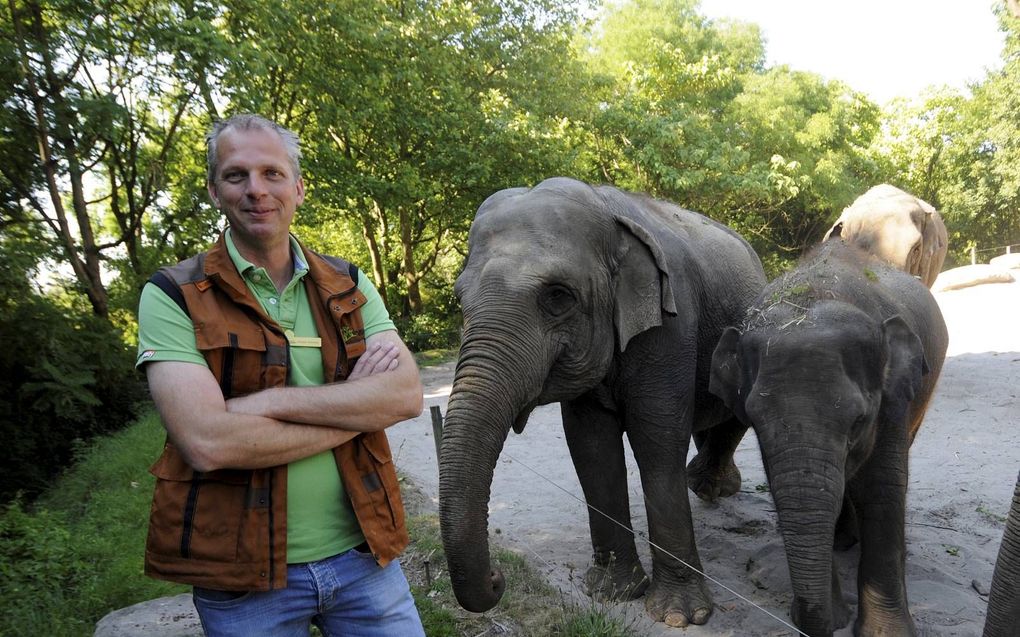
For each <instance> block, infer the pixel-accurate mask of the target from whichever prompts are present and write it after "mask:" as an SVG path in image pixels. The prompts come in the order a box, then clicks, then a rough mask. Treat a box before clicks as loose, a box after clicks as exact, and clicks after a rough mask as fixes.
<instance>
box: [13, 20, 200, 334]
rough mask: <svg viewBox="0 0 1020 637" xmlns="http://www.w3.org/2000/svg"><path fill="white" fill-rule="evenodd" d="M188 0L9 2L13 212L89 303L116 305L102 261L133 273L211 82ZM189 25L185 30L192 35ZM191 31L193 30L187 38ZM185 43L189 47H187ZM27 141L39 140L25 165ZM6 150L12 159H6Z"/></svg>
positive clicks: (103, 310)
mask: <svg viewBox="0 0 1020 637" xmlns="http://www.w3.org/2000/svg"><path fill="white" fill-rule="evenodd" d="M194 7H195V4H194V3H193V2H185V3H184V4H177V3H173V2H148V1H145V2H141V1H139V2H135V1H130V2H120V1H118V2H113V1H112V0H103V1H100V2H83V1H81V0H60V1H58V0H8V1H7V3H6V7H5V9H6V11H5V16H4V17H5V19H4V21H3V23H2V25H0V28H2V29H3V39H4V42H5V46H4V47H3V48H0V54H2V55H3V56H4V57H3V59H2V60H0V62H2V65H3V68H4V71H3V73H4V74H5V75H7V78H8V79H10V80H12V82H11V84H10V85H9V87H10V88H9V90H8V92H7V93H5V94H4V95H3V97H4V105H5V107H7V109H9V111H10V113H9V114H8V115H7V116H6V117H5V121H4V122H3V124H4V129H5V135H4V138H5V139H4V141H5V142H7V141H8V139H10V140H17V141H18V142H19V143H24V142H28V141H31V143H29V144H27V145H26V146H21V147H20V148H18V147H15V146H14V145H13V144H10V143H2V144H0V151H3V152H4V155H3V157H2V158H0V163H2V164H5V165H9V166H11V167H12V168H9V169H5V171H4V174H5V176H6V177H7V179H6V180H5V181H7V182H8V183H10V184H12V187H11V188H9V189H8V188H5V190H8V193H7V195H6V197H5V199H7V200H8V202H10V200H12V199H13V200H15V203H8V205H7V206H6V207H7V208H8V209H12V210H13V209H18V210H19V212H18V216H19V218H21V219H23V220H24V219H33V220H35V221H37V222H39V225H40V226H41V228H43V229H44V230H45V232H47V233H48V234H49V235H50V237H52V239H53V240H54V243H55V245H56V246H57V247H58V251H57V253H56V254H55V255H54V256H55V257H56V258H57V259H58V260H59V261H60V262H61V263H63V264H65V265H67V266H69V268H70V270H71V271H72V272H73V275H74V278H75V280H76V282H77V284H78V286H79V289H80V290H81V291H82V292H83V293H84V294H85V296H86V297H87V298H88V301H89V303H90V305H91V307H92V311H93V312H94V313H95V314H96V315H98V316H100V317H106V316H107V315H108V314H109V311H110V307H109V293H108V290H107V284H106V282H105V281H104V276H107V275H106V274H105V273H104V266H103V262H104V261H107V260H109V259H111V258H113V256H114V255H120V258H121V259H122V260H123V263H124V264H125V265H126V268H127V270H128V271H130V272H134V273H136V274H141V272H142V271H143V270H144V269H145V266H144V264H143V262H142V258H141V256H140V254H139V252H140V249H141V247H142V239H143V227H144V221H145V219H146V217H147V215H148V214H149V213H150V212H151V211H152V210H153V209H154V208H155V207H156V206H157V202H158V200H159V198H160V197H161V196H163V195H164V194H165V193H166V189H167V187H168V181H167V167H168V165H170V164H171V163H173V161H174V159H175V157H174V155H175V153H176V152H177V144H178V141H179V138H180V136H181V131H182V128H183V123H184V122H185V120H186V118H187V117H188V116H189V114H193V113H194V111H195V105H196V102H197V100H196V95H197V94H200V93H204V92H205V91H207V90H208V87H207V86H206V84H205V75H206V72H207V69H206V68H205V67H204V66H203V65H202V64H201V63H200V60H202V59H203V58H202V55H201V53H202V51H201V50H198V49H199V47H198V43H199V41H200V40H201V38H198V37H192V36H194V34H193V33H191V32H192V31H195V30H196V29H199V30H201V29H206V27H205V26H204V25H205V24H206V23H205V22H204V21H203V20H202V19H201V18H202V16H200V15H198V14H196V12H195V11H194V10H193V9H194ZM189 34H190V35H189ZM189 38H190V39H189ZM184 44H188V45H189V46H190V49H188V50H182V48H181V47H182V46H183V45H184ZM26 148H30V149H34V153H33V154H34V156H33V157H32V160H31V163H32V165H31V166H27V165H25V164H26V159H27V155H26V153H25V150H26ZM9 158H10V160H11V161H10V163H8V160H9Z"/></svg>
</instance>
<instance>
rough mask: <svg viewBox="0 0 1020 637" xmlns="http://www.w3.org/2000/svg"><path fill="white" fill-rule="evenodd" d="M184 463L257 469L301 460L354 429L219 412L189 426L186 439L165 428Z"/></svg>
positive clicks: (203, 467) (202, 467) (206, 467)
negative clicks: (181, 454) (182, 455)
mask: <svg viewBox="0 0 1020 637" xmlns="http://www.w3.org/2000/svg"><path fill="white" fill-rule="evenodd" d="M167 431H168V433H169V434H170V438H171V440H174V442H175V443H176V444H177V445H178V447H179V448H180V449H181V451H182V452H183V453H184V455H185V457H186V458H187V460H188V463H189V464H190V465H192V466H193V467H194V468H195V469H196V470H199V471H212V470H214V469H261V468H265V467H274V466H277V465H284V464H288V463H290V462H294V461H296V460H301V459H303V458H307V457H309V456H313V455H315V454H317V453H321V452H323V451H326V450H328V449H332V448H333V447H337V446H339V445H341V444H343V443H345V442H347V441H348V440H351V439H352V438H354V437H355V436H358V435H360V434H359V432H356V431H346V430H342V429H335V428H331V427H316V426H314V425H306V424H301V423H289V422H283V421H279V420H275V419H272V418H266V417H264V416H252V415H249V414H238V413H227V412H222V413H220V414H217V415H215V416H213V417H212V418H211V419H210V420H209V421H208V422H206V423H205V424H204V426H202V427H191V428H189V430H188V432H187V438H186V439H182V440H178V439H177V438H178V436H177V435H175V434H176V433H177V432H176V431H175V430H174V429H173V428H171V427H168V428H167Z"/></svg>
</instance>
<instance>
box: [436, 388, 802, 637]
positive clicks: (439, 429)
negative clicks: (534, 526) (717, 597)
mask: <svg viewBox="0 0 1020 637" xmlns="http://www.w3.org/2000/svg"><path fill="white" fill-rule="evenodd" d="M430 412H431V416H432V431H433V433H434V437H435V443H436V460H437V461H438V459H439V450H440V447H441V445H442V438H443V412H442V410H441V409H440V407H439V406H438V405H433V406H432V407H431V408H430ZM502 455H503V456H505V457H507V458H508V459H509V460H511V461H512V462H515V463H517V464H519V465H521V466H522V467H524V468H525V469H527V470H528V471H531V472H532V473H534V474H535V475H536V476H538V477H539V478H541V479H543V480H545V481H546V482H548V483H549V484H551V485H552V486H553V487H555V488H556V489H559V490H560V491H562V492H563V493H565V494H566V495H567V496H569V497H570V498H573V499H574V500H576V501H578V502H580V503H581V504H582V505H583V506H585V507H587V508H589V509H591V510H592V511H593V512H595V513H597V514H599V515H601V516H602V517H604V518H606V519H607V520H609V521H610V522H612V523H613V524H616V525H617V526H620V527H622V528H623V529H625V530H626V531H627V532H629V533H631V534H632V535H634V537H636V538H639V539H640V540H642V541H643V542H647V543H648V544H649V546H652V547H654V548H656V549H658V550H659V551H660V552H662V553H663V554H664V555H666V556H668V557H669V558H670V559H673V560H675V561H677V562H679V563H680V564H682V565H684V566H685V567H687V568H688V569H690V570H692V571H694V572H695V573H698V574H699V575H701V576H702V577H704V578H705V579H707V580H708V581H710V582H712V583H714V584H715V585H717V586H719V587H721V588H723V589H724V590H725V591H726V592H728V593H730V594H732V595H734V596H735V597H737V598H738V599H740V600H741V601H743V602H745V603H747V604H749V605H750V606H752V607H753V608H755V609H756V610H758V611H760V612H762V613H764V614H765V615H768V616H769V617H771V618H772V619H774V620H776V621H777V622H779V623H780V624H782V625H783V626H785V627H786V628H789V629H790V630H792V631H794V632H795V633H796V634H798V635H802V636H803V637H808V635H807V633H805V632H803V631H801V630H800V629H799V628H797V627H796V626H794V625H793V624H791V623H789V622H788V621H786V620H784V619H783V618H781V617H779V616H778V615H775V614H774V613H771V612H769V611H768V610H767V609H765V608H762V607H761V606H759V605H758V604H756V603H754V602H753V601H752V600H750V599H748V598H747V597H745V596H744V595H741V594H740V593H738V592H737V591H735V590H733V589H732V588H730V587H729V586H727V585H726V584H724V583H722V582H721V581H719V580H718V579H716V578H714V577H712V576H711V575H709V574H708V573H705V572H704V571H702V570H700V569H698V568H695V567H694V566H693V565H691V564H688V563H687V562H685V561H684V560H683V559H681V558H680V557H678V556H676V555H673V554H672V553H670V552H669V551H667V550H665V549H664V548H662V547H661V546H659V545H657V544H655V543H654V542H652V541H651V538H649V537H648V535H647V534H646V533H643V532H640V531H635V530H634V529H632V528H631V527H630V526H628V525H626V524H624V523H623V522H620V521H619V520H617V519H615V518H613V517H612V516H610V515H609V514H608V513H605V512H603V511H600V510H599V509H598V508H596V507H594V506H592V505H591V504H588V503H587V502H586V501H585V500H584V499H582V498H579V497H578V496H577V495H576V494H574V493H573V492H571V491H570V490H569V489H567V488H565V487H563V486H561V485H560V484H557V483H556V482H555V481H553V480H552V479H551V478H549V477H547V476H545V475H543V474H542V473H541V472H539V471H538V470H537V469H535V468H534V467H531V466H529V465H528V464H526V463H524V462H522V461H521V460H520V459H518V458H515V457H513V456H512V455H510V454H509V453H507V452H506V450H504V451H503V452H502ZM528 550H530V551H531V552H532V553H534V554H535V556H536V557H537V558H538V559H539V560H540V561H542V562H544V563H545V564H546V565H547V566H548V567H550V568H552V567H553V565H552V564H550V563H549V561H548V560H546V559H545V558H544V557H542V556H541V555H539V554H538V552H537V551H535V550H534V549H533V548H531V547H530V546H529V547H528Z"/></svg>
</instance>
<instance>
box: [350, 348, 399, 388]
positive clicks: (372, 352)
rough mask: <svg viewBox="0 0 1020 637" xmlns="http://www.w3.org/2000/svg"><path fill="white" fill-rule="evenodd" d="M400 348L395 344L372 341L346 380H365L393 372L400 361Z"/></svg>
mask: <svg viewBox="0 0 1020 637" xmlns="http://www.w3.org/2000/svg"><path fill="white" fill-rule="evenodd" d="M399 355H400V348H399V347H397V345H396V344H395V343H391V342H388V341H374V342H372V343H369V345H368V347H367V349H366V350H365V353H364V354H362V355H361V357H360V358H359V359H358V362H357V363H355V365H354V369H352V370H351V373H350V374H348V375H347V380H355V379H358V378H365V377H368V376H372V375H375V374H381V373H383V372H389V371H393V370H395V369H396V368H397V366H398V365H399V363H400V361H399V360H398V358H397V357H398V356H399Z"/></svg>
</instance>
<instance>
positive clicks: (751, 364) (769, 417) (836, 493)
mask: <svg viewBox="0 0 1020 637" xmlns="http://www.w3.org/2000/svg"><path fill="white" fill-rule="evenodd" d="M947 344H948V335H947V332H946V326H945V323H944V322H943V320H942V314H941V312H940V311H939V308H938V305H937V304H936V303H935V300H934V298H933V297H932V295H931V293H930V292H929V291H928V289H927V288H926V287H925V286H924V285H923V284H922V283H921V282H920V281H918V280H917V279H915V278H914V277H912V276H910V275H909V274H906V273H904V272H902V271H900V270H897V269H894V268H892V267H890V266H888V265H886V264H884V263H883V262H881V261H880V260H878V259H877V258H876V257H874V256H872V255H869V254H867V253H864V252H862V251H860V250H858V249H856V248H853V247H851V246H848V245H846V244H844V243H842V242H840V241H827V242H825V243H822V244H821V245H820V246H819V247H818V248H817V249H816V250H815V251H814V253H813V254H811V255H808V256H807V257H806V258H805V259H804V260H802V261H801V263H800V264H799V265H798V266H797V267H796V268H795V269H794V270H792V271H791V272H788V273H787V274H785V275H784V276H782V277H780V278H779V279H776V280H775V281H773V282H772V283H770V284H769V285H768V286H767V287H766V288H765V289H764V290H763V291H762V293H761V295H760V296H759V297H758V299H757V300H756V301H755V303H754V304H753V305H752V307H751V309H750V310H749V311H748V315H747V319H746V320H745V321H744V323H743V325H742V326H741V329H739V330H738V329H737V328H734V327H731V328H728V329H727V330H726V331H725V332H724V334H723V336H722V338H721V339H720V341H719V344H718V346H717V347H716V350H715V354H714V356H713V360H712V379H711V390H712V392H713V393H715V394H716V395H718V396H719V397H720V398H722V399H723V400H724V401H725V402H726V404H727V405H728V406H730V407H731V408H732V409H733V410H734V412H735V413H736V414H737V415H738V416H739V417H740V418H741V420H742V421H743V422H744V423H745V424H747V425H749V426H752V427H754V430H755V433H756V434H757V436H758V441H759V444H760V445H761V450H762V459H763V460H764V464H765V470H766V474H767V475H768V478H769V487H770V491H771V493H772V496H773V498H774V500H775V503H776V511H777V513H778V517H779V528H780V532H781V533H782V536H783V542H784V545H785V547H786V555H787V560H788V562H789V566H790V580H791V583H792V585H793V605H792V611H791V616H792V618H793V620H794V622H795V623H796V624H797V627H798V628H800V630H802V631H804V632H805V633H807V634H808V635H812V637H814V636H816V635H831V634H832V632H833V631H834V630H836V629H839V628H840V627H842V626H843V625H845V624H846V623H847V622H848V621H849V620H850V608H849V606H848V605H847V604H846V602H845V601H844V599H843V595H842V592H841V591H840V586H839V580H838V577H837V571H836V570H835V567H834V565H833V554H832V553H833V539H834V533H835V529H836V525H837V519H838V518H839V514H840V511H841V505H842V504H843V502H844V496H845V495H846V496H848V498H847V499H848V500H849V502H850V503H851V504H852V506H853V508H854V510H856V512H857V518H856V519H857V521H858V528H857V529H856V530H857V534H858V536H859V537H860V544H861V557H860V562H859V564H858V580H857V589H858V609H857V611H858V612H857V621H856V623H855V633H856V634H858V635H916V634H917V631H916V628H915V626H914V623H913V620H912V618H911V616H910V613H909V610H908V606H907V595H906V583H905V579H904V568H905V559H906V546H905V533H904V523H905V520H904V515H905V513H904V511H905V506H906V491H907V455H908V450H909V447H910V444H911V442H912V441H913V439H914V435H915V434H916V432H917V430H918V428H919V427H920V425H921V420H922V418H923V417H924V412H925V409H926V408H927V404H928V400H929V399H930V397H931V394H932V391H933V389H934V387H935V383H936V381H937V380H938V376H939V372H940V371H941V369H942V363H943V360H944V359H945V353H946V346H947Z"/></svg>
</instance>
